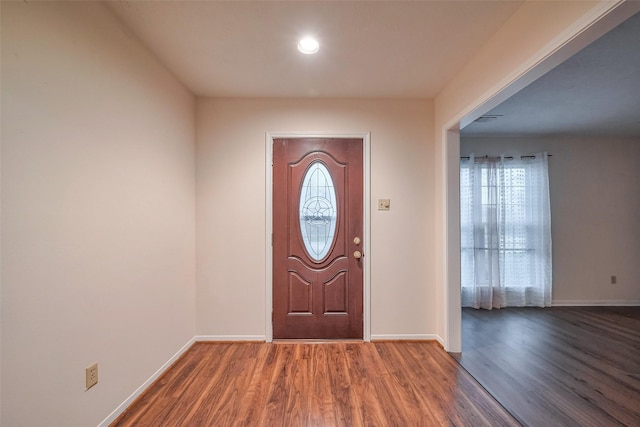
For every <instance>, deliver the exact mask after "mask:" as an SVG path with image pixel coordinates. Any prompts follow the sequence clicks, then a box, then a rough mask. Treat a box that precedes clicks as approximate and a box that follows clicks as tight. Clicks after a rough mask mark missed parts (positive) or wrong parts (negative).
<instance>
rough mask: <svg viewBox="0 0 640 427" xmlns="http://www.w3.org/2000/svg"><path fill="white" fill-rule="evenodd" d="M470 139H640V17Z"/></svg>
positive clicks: (512, 102) (522, 95) (474, 126)
mask: <svg viewBox="0 0 640 427" xmlns="http://www.w3.org/2000/svg"><path fill="white" fill-rule="evenodd" d="M489 115H495V116H499V117H498V118H497V119H496V120H490V121H480V122H474V123H471V124H470V125H468V126H467V127H465V128H464V129H463V130H462V132H461V133H462V135H463V136H466V137H489V136H503V137H504V136H533V135H541V134H546V135H593V136H621V137H640V13H637V14H636V15H634V16H632V17H631V18H629V19H627V20H626V21H625V22H623V23H622V24H620V25H619V26H618V27H616V28H614V29H613V30H611V31H610V32H608V33H607V34H605V35H604V36H602V37H601V38H599V39H598V40H596V41H595V42H593V43H592V44H590V45H589V46H587V47H586V48H584V49H583V50H582V51H580V52H578V53H577V54H576V55H574V56H573V57H571V58H569V59H568V60H567V61H565V62H564V63H562V64H560V65H559V66H557V67H556V68H554V69H553V70H551V71H550V72H548V73H547V74H545V75H544V76H542V77H541V78H540V79H538V80H536V81H535V82H533V83H532V84H530V85H529V86H527V87H526V88H524V89H523V90H522V91H520V92H518V93H517V94H515V95H514V96H512V97H511V98H509V99H508V100H506V101H505V102H503V103H502V104H500V105H499V106H497V107H496V108H494V109H493V110H491V111H489V112H488V113H486V114H485V116H489Z"/></svg>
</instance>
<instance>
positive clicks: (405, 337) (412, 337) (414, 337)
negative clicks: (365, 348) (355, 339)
mask: <svg viewBox="0 0 640 427" xmlns="http://www.w3.org/2000/svg"><path fill="white" fill-rule="evenodd" d="M371 341H438V342H439V343H440V345H442V346H444V340H443V339H442V338H441V337H440V335H437V334H372V335H371Z"/></svg>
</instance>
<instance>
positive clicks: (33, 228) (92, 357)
mask: <svg viewBox="0 0 640 427" xmlns="http://www.w3.org/2000/svg"><path fill="white" fill-rule="evenodd" d="M1 37H2V341H3V342H2V424H3V425H4V426H7V427H14V426H65V427H66V426H90V425H96V424H98V423H99V422H100V421H101V420H102V419H104V418H105V417H106V416H107V415H108V414H109V413H110V412H111V411H112V410H113V409H114V408H115V407H116V406H117V405H118V404H120V403H121V402H122V401H123V400H124V399H125V398H126V397H127V396H128V395H129V394H130V393H132V392H133V391H134V390H135V389H136V388H137V387H138V386H140V385H141V384H142V383H143V382H144V381H145V380H146V379H147V378H149V377H150V376H151V375H152V374H153V373H154V372H155V371H156V370H157V369H158V368H159V367H160V366H161V365H162V364H163V363H164V362H166V361H167V360H168V359H169V358H170V357H171V356H172V355H173V354H174V353H175V352H176V351H178V350H179V349H180V348H181V347H182V346H183V345H184V344H185V343H186V342H187V341H188V340H189V339H190V338H192V337H193V335H194V334H195V301H194V298H195V254H194V252H195V242H194V224H195V191H194V188H195V183H194V174H195V164H194V151H195V147H194V143H193V141H194V140H195V127H194V116H195V100H194V98H193V96H192V95H190V94H189V93H188V92H187V91H186V90H185V89H184V88H183V87H182V86H181V85H180V84H179V83H177V82H176V80H175V79H174V78H173V77H172V76H171V75H170V74H169V73H168V72H167V71H166V70H165V69H164V68H162V67H160V66H159V65H158V63H157V61H156V60H155V59H154V58H153V57H151V56H150V54H148V53H147V51H146V50H145V49H143V48H142V47H141V45H140V44H139V43H138V42H137V41H136V40H134V39H133V38H132V37H131V36H130V35H129V33H128V32H127V31H125V30H123V28H122V27H121V26H120V24H119V23H118V21H116V20H115V18H114V17H113V16H112V14H111V12H110V11H109V10H108V9H106V8H105V6H104V5H102V4H100V3H93V2H75V3H74V2H69V3H55V4H52V3H46V2H45V3H32V2H2V34H1ZM93 362H98V363H99V377H100V382H99V383H98V384H97V385H96V386H95V387H94V388H92V389H90V390H88V391H85V387H84V369H85V367H87V366H89V365H90V364H92V363H93Z"/></svg>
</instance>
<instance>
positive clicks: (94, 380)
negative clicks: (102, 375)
mask: <svg viewBox="0 0 640 427" xmlns="http://www.w3.org/2000/svg"><path fill="white" fill-rule="evenodd" d="M85 381H86V388H87V390H89V389H90V388H91V387H93V386H94V385H96V384H98V363H94V364H93V365H91V366H89V367H88V368H87V369H85Z"/></svg>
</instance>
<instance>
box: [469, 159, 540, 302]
mask: <svg viewBox="0 0 640 427" xmlns="http://www.w3.org/2000/svg"><path fill="white" fill-rule="evenodd" d="M460 219H461V224H460V225H461V267H462V271H461V273H462V283H461V285H462V306H463V307H475V308H485V309H492V308H500V307H508V306H516V307H522V306H538V307H544V306H549V305H551V213H550V206H549V173H548V163H547V154H546V153H539V154H536V155H535V156H526V157H523V158H520V157H513V158H505V157H481V158H476V157H475V156H473V155H471V156H469V159H468V160H466V159H463V160H461V164H460Z"/></svg>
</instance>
